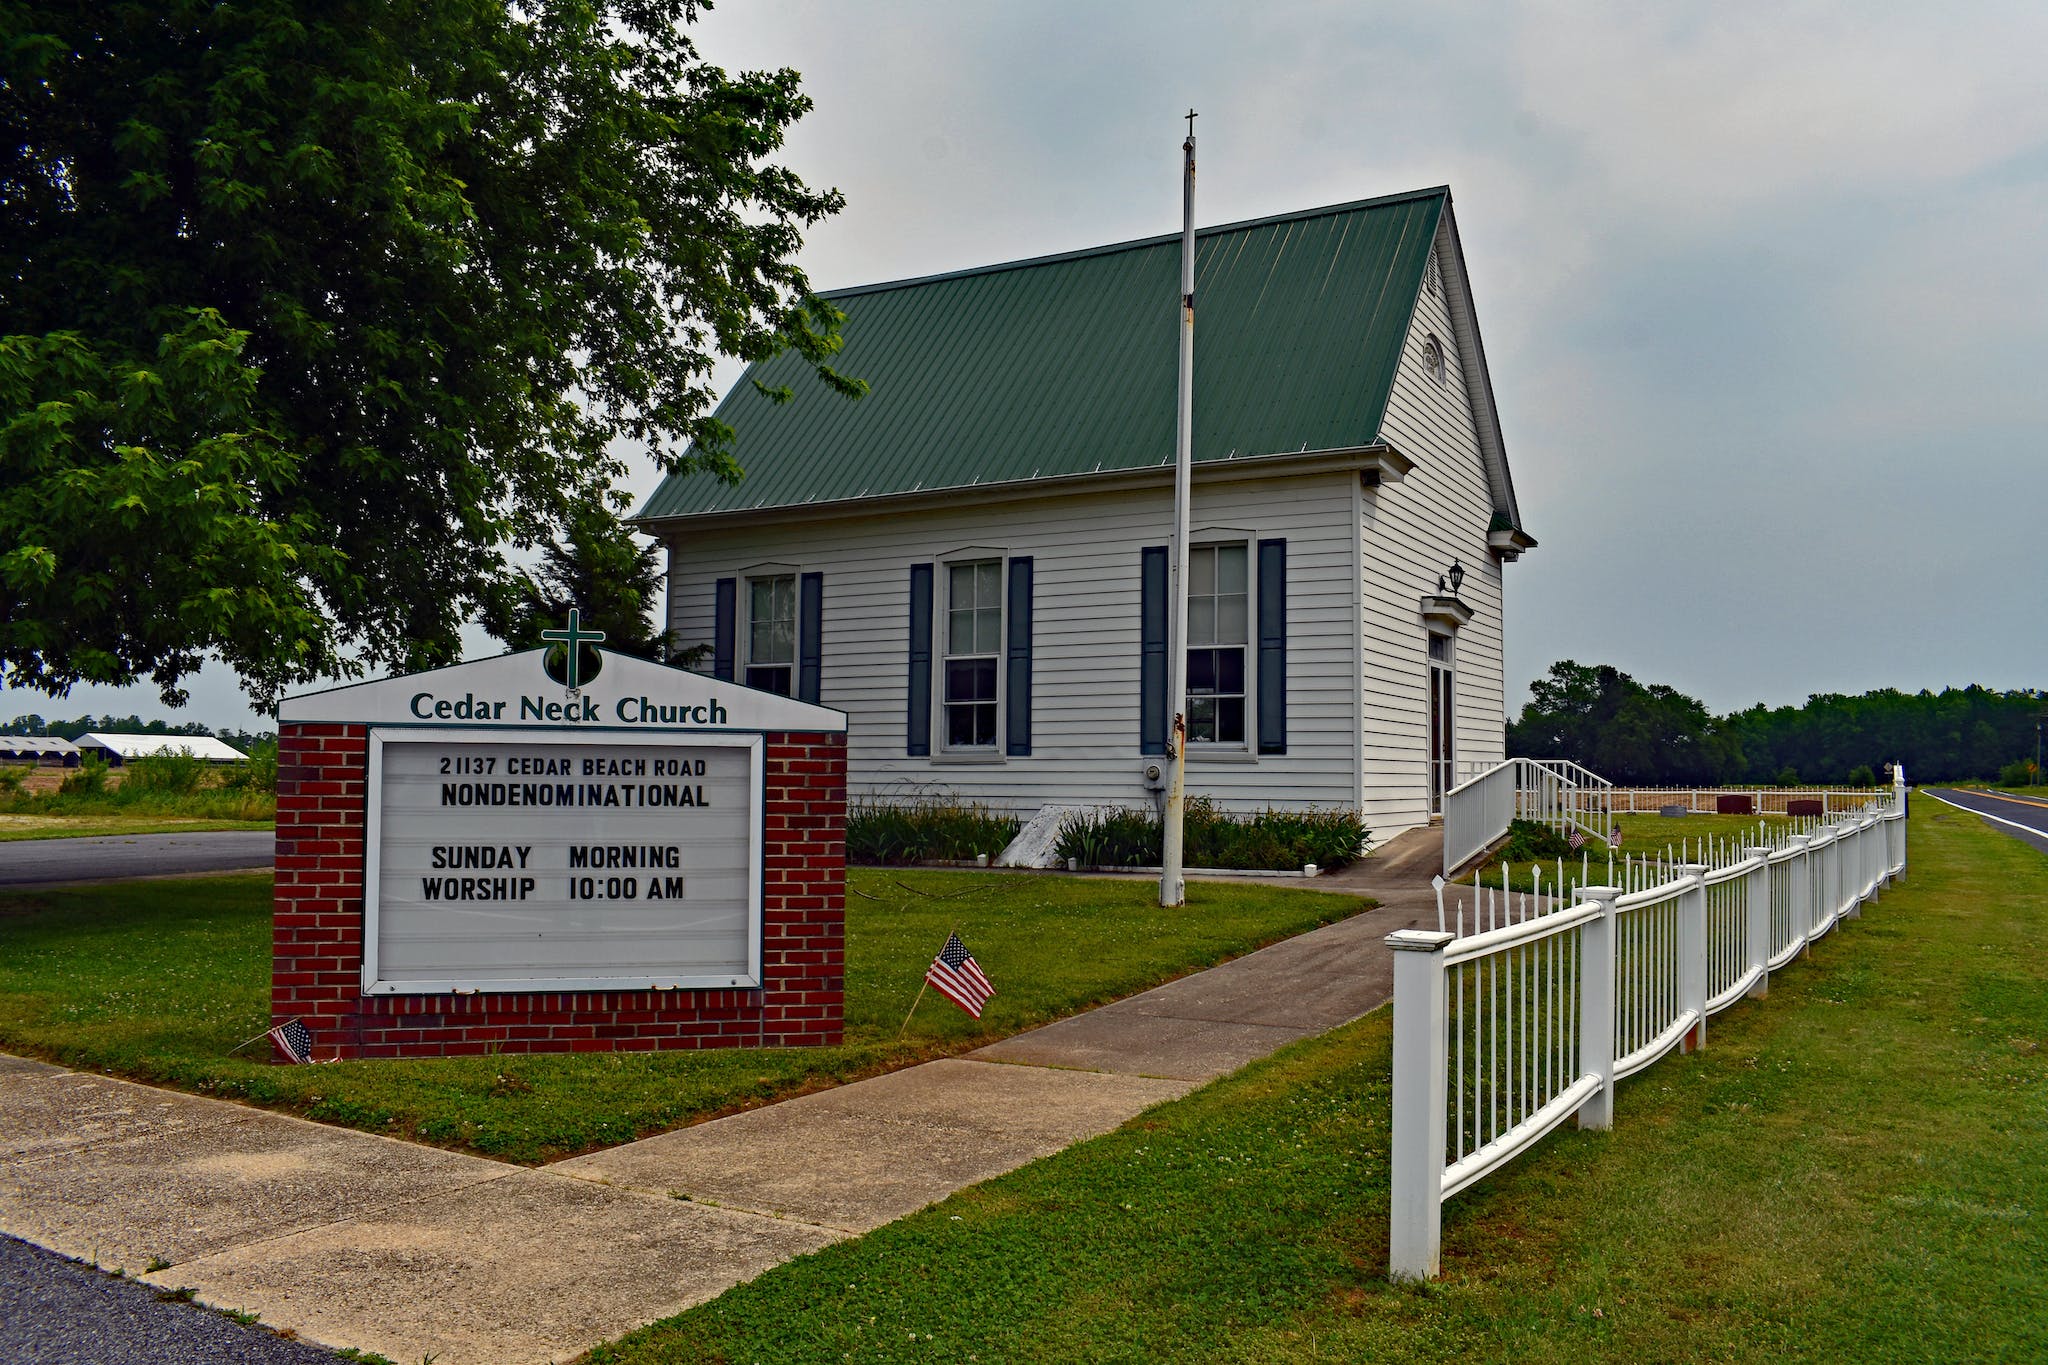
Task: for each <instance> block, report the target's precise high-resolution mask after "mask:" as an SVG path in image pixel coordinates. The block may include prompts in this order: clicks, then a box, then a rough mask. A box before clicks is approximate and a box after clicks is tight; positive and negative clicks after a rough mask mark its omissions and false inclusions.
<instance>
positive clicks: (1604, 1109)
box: [1578, 886, 1621, 1129]
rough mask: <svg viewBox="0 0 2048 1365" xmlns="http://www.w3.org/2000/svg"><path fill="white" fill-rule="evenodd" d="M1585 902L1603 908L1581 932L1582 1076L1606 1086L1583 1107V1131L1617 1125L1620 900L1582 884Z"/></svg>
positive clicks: (1610, 890) (1609, 889)
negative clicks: (1616, 957) (1616, 1004)
mask: <svg viewBox="0 0 2048 1365" xmlns="http://www.w3.org/2000/svg"><path fill="white" fill-rule="evenodd" d="M1578 896H1579V899H1580V900H1583V901H1592V902H1594V903H1595V904H1596V905H1598V906H1599V907H1600V918H1598V919H1595V920H1588V921H1587V922H1586V925H1585V927H1584V928H1582V929H1580V930H1579V1074H1580V1075H1581V1076H1598V1077H1599V1078H1600V1088H1599V1089H1598V1090H1596V1091H1594V1092H1593V1095H1592V1097H1591V1098H1590V1099H1588V1100H1587V1101H1586V1102H1585V1103H1584V1104H1582V1105H1580V1106H1579V1127H1581V1128H1603V1129H1604V1128H1612V1127H1613V1126H1614V902H1615V901H1616V900H1617V899H1619V898H1620V896H1621V888H1620V887H1615V886H1582V887H1580V888H1579V890H1578Z"/></svg>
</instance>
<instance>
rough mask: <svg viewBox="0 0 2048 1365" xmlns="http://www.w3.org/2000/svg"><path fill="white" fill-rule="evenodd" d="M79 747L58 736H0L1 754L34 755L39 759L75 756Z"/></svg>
mask: <svg viewBox="0 0 2048 1365" xmlns="http://www.w3.org/2000/svg"><path fill="white" fill-rule="evenodd" d="M77 752H78V746H77V745H76V744H73V743H72V742H71V741H70V740H68V739H60V738H58V737H57V736H56V735H0V754H15V755H22V754H34V755H35V756H36V757H38V758H42V757H47V756H49V755H53V754H54V755H59V756H61V755H64V754H75V753H77Z"/></svg>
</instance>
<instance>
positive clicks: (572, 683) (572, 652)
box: [540, 607, 604, 692]
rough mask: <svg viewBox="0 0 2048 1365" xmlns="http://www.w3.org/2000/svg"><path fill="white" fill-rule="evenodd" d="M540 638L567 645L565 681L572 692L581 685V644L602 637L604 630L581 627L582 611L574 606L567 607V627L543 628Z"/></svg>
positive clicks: (595, 641)
mask: <svg viewBox="0 0 2048 1365" xmlns="http://www.w3.org/2000/svg"><path fill="white" fill-rule="evenodd" d="M540 638H541V639H543V640H551V641H558V642H560V643H561V644H562V645H564V646H566V647H567V649H568V651H569V661H568V663H567V664H566V665H565V668H566V669H567V681H568V687H569V690H570V691H571V692H574V691H575V690H576V689H577V688H579V687H581V686H582V685H583V684H582V679H581V676H580V673H581V669H582V664H583V650H582V646H584V645H586V644H592V645H594V644H596V643H597V642H598V641H599V640H602V639H604V632H603V631H601V630H585V629H584V628H583V613H582V612H580V611H578V610H577V609H576V608H574V607H571V608H569V627H568V629H566V630H544V631H542V632H541V633H540Z"/></svg>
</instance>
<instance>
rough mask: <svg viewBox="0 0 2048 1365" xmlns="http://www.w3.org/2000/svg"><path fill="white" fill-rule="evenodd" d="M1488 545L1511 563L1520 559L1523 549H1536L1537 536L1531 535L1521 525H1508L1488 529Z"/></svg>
mask: <svg viewBox="0 0 2048 1365" xmlns="http://www.w3.org/2000/svg"><path fill="white" fill-rule="evenodd" d="M1486 546H1487V548H1488V549H1490V550H1492V551H1493V553H1494V555H1495V556H1496V557H1497V558H1499V559H1500V560H1501V561H1502V562H1503V563H1509V562H1512V561H1514V560H1517V559H1520V558H1521V557H1522V552H1523V551H1525V550H1533V549H1535V548H1536V537H1534V536H1532V535H1530V534H1529V533H1528V532H1527V531H1524V530H1523V529H1522V528H1521V527H1519V526H1507V527H1502V528H1501V529H1499V530H1495V531H1488V532H1487V533H1486Z"/></svg>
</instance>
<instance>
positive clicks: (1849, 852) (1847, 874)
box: [1835, 824, 1863, 919]
mask: <svg viewBox="0 0 2048 1365" xmlns="http://www.w3.org/2000/svg"><path fill="white" fill-rule="evenodd" d="M1862 847H1863V826H1862V825H1860V824H1852V825H1850V826H1848V828H1846V829H1841V830H1837V831H1836V833H1835V873H1836V876H1837V877H1838V878H1839V880H1838V881H1837V882H1836V884H1835V894H1836V895H1838V896H1840V897H1841V898H1842V918H1843V919H1862V918H1863V895H1862V892H1863V873H1862V870H1861V869H1860V868H1859V867H1858V866H1857V863H1858V862H1859V861H1860V860H1859V859H1858V858H1857V856H1856V855H1857V854H1858V853H1860V852H1862Z"/></svg>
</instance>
